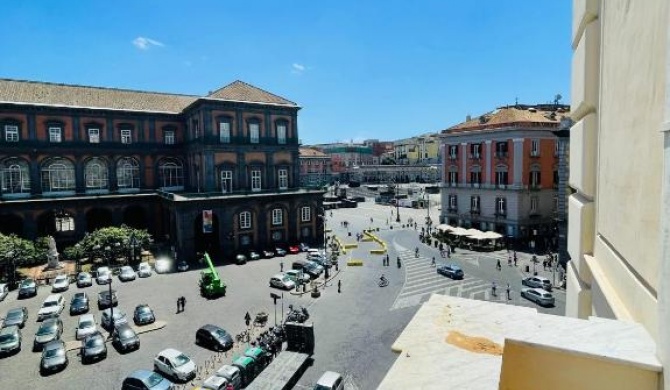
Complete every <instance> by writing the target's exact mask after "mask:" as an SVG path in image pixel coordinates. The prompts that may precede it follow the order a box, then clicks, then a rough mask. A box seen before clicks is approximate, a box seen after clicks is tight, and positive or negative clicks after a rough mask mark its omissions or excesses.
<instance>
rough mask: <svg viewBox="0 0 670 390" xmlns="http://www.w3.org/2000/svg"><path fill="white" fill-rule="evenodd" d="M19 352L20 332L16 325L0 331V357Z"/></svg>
mask: <svg viewBox="0 0 670 390" xmlns="http://www.w3.org/2000/svg"><path fill="white" fill-rule="evenodd" d="M20 350H21V331H20V330H19V327H18V326H16V325H12V326H8V327H6V328H2V329H0V355H9V354H11V353H16V352H19V351H20Z"/></svg>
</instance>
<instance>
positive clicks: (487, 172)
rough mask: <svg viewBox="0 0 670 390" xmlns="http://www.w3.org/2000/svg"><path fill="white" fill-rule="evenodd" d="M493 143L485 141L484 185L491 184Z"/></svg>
mask: <svg viewBox="0 0 670 390" xmlns="http://www.w3.org/2000/svg"><path fill="white" fill-rule="evenodd" d="M491 143H492V142H491V141H490V140H489V141H484V183H483V184H491V162H492V161H493V155H492V154H493V152H491Z"/></svg>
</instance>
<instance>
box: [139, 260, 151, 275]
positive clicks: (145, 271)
mask: <svg viewBox="0 0 670 390" xmlns="http://www.w3.org/2000/svg"><path fill="white" fill-rule="evenodd" d="M137 275H138V276H139V277H140V278H148V277H149V276H151V266H150V265H149V263H146V262H144V263H140V265H138V266H137Z"/></svg>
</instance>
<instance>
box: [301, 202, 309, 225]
mask: <svg viewBox="0 0 670 390" xmlns="http://www.w3.org/2000/svg"><path fill="white" fill-rule="evenodd" d="M300 220H301V221H302V222H309V221H311V220H312V209H311V208H309V206H305V207H303V208H302V209H300Z"/></svg>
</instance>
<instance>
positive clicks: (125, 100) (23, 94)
mask: <svg viewBox="0 0 670 390" xmlns="http://www.w3.org/2000/svg"><path fill="white" fill-rule="evenodd" d="M199 99H212V100H222V101H235V102H246V103H259V104H271V105H282V106H291V107H297V105H296V104H295V103H293V102H291V101H289V100H286V99H284V98H282V97H279V96H277V95H274V94H271V93H269V92H267V91H264V90H262V89H260V88H257V87H254V86H253V85H250V84H247V83H245V82H242V81H239V80H238V81H235V82H233V83H231V84H228V85H226V86H225V87H223V88H221V89H219V90H217V91H215V92H213V93H211V94H210V95H208V96H197V95H182V94H174V93H163V92H149V91H138V90H131V89H120V88H105V87H91V86H82V85H72V84H57V83H49V82H41V81H26V80H12V79H0V103H12V104H26V105H35V106H52V107H76V108H89V109H101V110H122V111H144V112H156V113H168V114H179V113H181V112H182V111H183V110H184V109H185V108H186V107H188V106H189V105H191V104H192V103H194V102H195V101H197V100H199Z"/></svg>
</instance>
